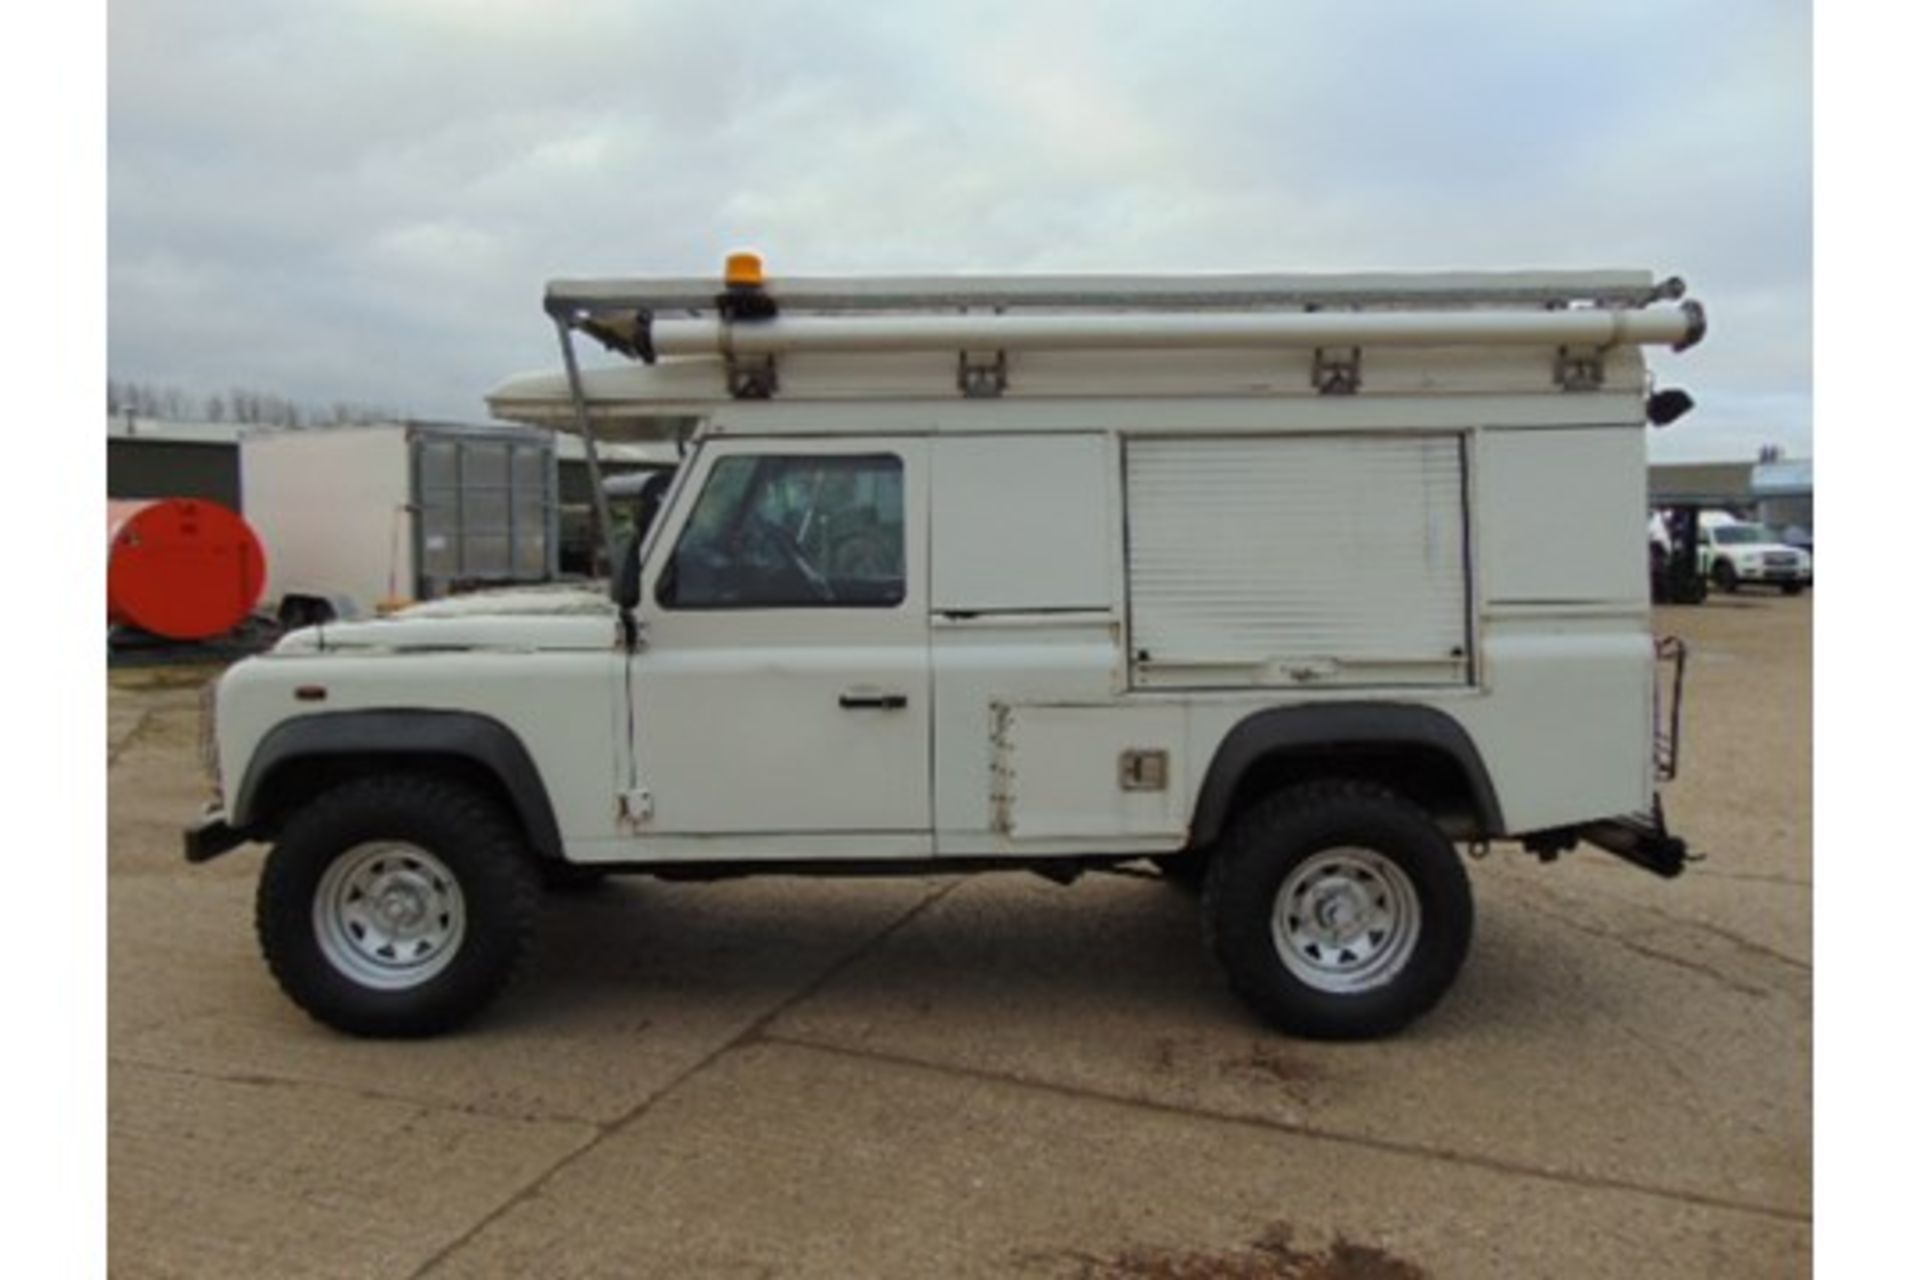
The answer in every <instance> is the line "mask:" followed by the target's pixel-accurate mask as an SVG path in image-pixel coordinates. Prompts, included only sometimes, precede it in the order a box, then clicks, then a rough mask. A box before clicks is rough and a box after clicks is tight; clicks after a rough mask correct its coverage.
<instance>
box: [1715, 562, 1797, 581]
mask: <svg viewBox="0 0 1920 1280" xmlns="http://www.w3.org/2000/svg"><path fill="white" fill-rule="evenodd" d="M1734 574H1735V576H1737V577H1738V578H1739V579H1740V581H1741V582H1760V583H1766V582H1798V583H1805V582H1807V581H1808V580H1809V579H1811V578H1812V577H1813V570H1811V569H1803V568H1801V567H1799V566H1798V565H1793V566H1788V565H1750V566H1739V567H1736V568H1735V569H1734Z"/></svg>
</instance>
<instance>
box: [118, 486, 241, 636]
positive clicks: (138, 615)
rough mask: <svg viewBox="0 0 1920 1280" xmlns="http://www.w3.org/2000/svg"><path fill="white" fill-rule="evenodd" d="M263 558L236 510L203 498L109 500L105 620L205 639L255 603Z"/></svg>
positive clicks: (234, 621) (229, 626) (157, 632)
mask: <svg viewBox="0 0 1920 1280" xmlns="http://www.w3.org/2000/svg"><path fill="white" fill-rule="evenodd" d="M266 578H267V560H266V555H265V554H264V553H263V552H262V551H261V549H260V539H259V538H258V537H257V536H255V534H254V532H253V528H252V527H251V526H250V525H248V524H247V522H246V521H245V520H244V519H242V518H241V517H240V516H239V515H238V514H236V513H234V512H232V511H229V510H227V508H225V507H223V506H221V505H220V504H219V503H217V502H208V501H207V500H205V499H204V498H158V499H154V500H152V501H146V502H108V503H107V621H108V622H110V623H124V624H128V625H131V626H135V627H139V628H140V629H141V630H142V631H150V632H152V633H153V634H155V635H158V636H165V637H166V638H168V639H170V640H205V639H209V638H211V637H213V636H217V635H223V634H225V633H226V632H228V631H231V630H233V628H235V627H237V626H239V625H240V623H241V622H242V621H244V620H245V619H246V617H247V615H248V614H250V613H252V612H253V607H254V606H255V605H257V604H259V603H260V592H261V589H262V588H263V587H264V586H265V585H266Z"/></svg>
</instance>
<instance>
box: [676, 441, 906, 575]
mask: <svg viewBox="0 0 1920 1280" xmlns="http://www.w3.org/2000/svg"><path fill="white" fill-rule="evenodd" d="M904 507H905V503H904V500H903V485H902V474H901V464H900V459H899V458H898V457H895V456H894V455H893V454H870V455H859V456H840V455H835V456H816V455H804V454H759V455H734V456H732V457H727V458H722V459H720V461H718V462H716V463H714V465H713V470H712V471H711V472H709V473H708V475H707V483H706V487H705V488H704V489H702V490H701V491H700V499H699V501H698V502H697V503H695V504H694V508H693V513H692V514H691V515H689V516H688V517H687V523H686V527H685V528H684V529H683V530H682V531H681V534H680V541H679V543H678V544H677V545H675V547H674V549H673V557H672V559H671V560H669V561H668V562H667V567H666V569H665V571H664V572H663V573H662V574H661V577H660V586H659V590H658V592H657V595H658V598H659V601H660V603H661V604H662V605H664V606H666V607H668V608H673V609H796V608H889V607H891V606H893V605H897V604H899V603H900V602H901V601H902V600H904V599H906V595H907V580H906V531H905V525H904V519H905V513H904Z"/></svg>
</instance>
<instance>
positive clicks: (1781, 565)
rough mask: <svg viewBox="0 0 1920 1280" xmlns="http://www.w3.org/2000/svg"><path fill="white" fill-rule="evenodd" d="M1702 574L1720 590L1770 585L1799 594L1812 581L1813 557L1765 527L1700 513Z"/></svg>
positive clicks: (1785, 591)
mask: <svg viewBox="0 0 1920 1280" xmlns="http://www.w3.org/2000/svg"><path fill="white" fill-rule="evenodd" d="M1700 572H1701V573H1702V574H1704V575H1705V576H1706V578H1707V580H1708V581H1710V582H1712V583H1713V585H1714V587H1715V588H1717V589H1718V590H1721V591H1725V592H1728V593H1732V592H1735V591H1738V590H1739V589H1740V588H1741V587H1748V586H1768V587H1775V588H1777V589H1778V590H1779V591H1780V593H1781V594H1782V595H1789V596H1793V595H1799V594H1800V592H1802V591H1804V590H1805V589H1806V587H1807V584H1808V583H1810V582H1812V581H1813V557H1812V556H1810V555H1808V554H1807V553H1806V552H1805V551H1802V550H1800V549H1799V548H1797V547H1790V546H1788V545H1787V544H1786V543H1784V542H1782V541H1781V540H1780V536H1779V535H1778V534H1776V533H1775V532H1774V531H1773V530H1772V529H1769V528H1768V527H1767V526H1766V525H1763V524H1755V523H1753V522H1752V521H1749V520H1738V519H1735V518H1734V517H1732V516H1730V515H1728V514H1726V513H1725V512H1717V511H1703V512H1701V513H1700Z"/></svg>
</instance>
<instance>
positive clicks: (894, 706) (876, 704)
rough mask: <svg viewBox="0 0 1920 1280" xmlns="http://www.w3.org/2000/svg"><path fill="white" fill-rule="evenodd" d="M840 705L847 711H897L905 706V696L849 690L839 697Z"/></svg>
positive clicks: (901, 694)
mask: <svg viewBox="0 0 1920 1280" xmlns="http://www.w3.org/2000/svg"><path fill="white" fill-rule="evenodd" d="M840 705H841V706H842V707H845V708H846V709H847V710H848V711H898V710H900V709H901V708H902V707H904V706H906V705H907V695H906V694H904V693H880V692H877V691H874V690H868V689H849V690H847V691H846V692H845V693H843V694H841V695H840Z"/></svg>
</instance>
